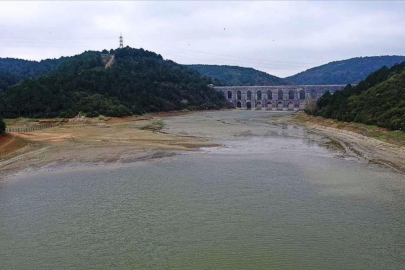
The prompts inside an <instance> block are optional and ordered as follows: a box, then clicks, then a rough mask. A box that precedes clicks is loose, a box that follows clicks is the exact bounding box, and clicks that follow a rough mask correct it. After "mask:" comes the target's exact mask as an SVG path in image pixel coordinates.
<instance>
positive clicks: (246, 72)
mask: <svg viewBox="0 0 405 270" xmlns="http://www.w3.org/2000/svg"><path fill="white" fill-rule="evenodd" d="M187 67H189V68H191V69H194V70H196V71H197V72H198V73H200V74H201V75H203V76H207V77H210V78H212V79H213V80H214V84H215V85H229V86H234V85H284V84H289V83H288V82H287V81H285V80H284V79H281V78H279V77H276V76H273V75H270V74H267V73H265V72H263V71H259V70H256V69H253V68H245V67H238V66H218V65H187Z"/></svg>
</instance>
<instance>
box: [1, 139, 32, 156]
mask: <svg viewBox="0 0 405 270" xmlns="http://www.w3.org/2000/svg"><path fill="white" fill-rule="evenodd" d="M25 146H27V142H26V141H25V140H22V139H19V138H16V137H14V136H11V135H7V136H0V160H2V159H4V158H6V157H7V156H9V155H12V154H13V153H15V152H16V151H18V150H20V149H22V148H24V147H25Z"/></svg>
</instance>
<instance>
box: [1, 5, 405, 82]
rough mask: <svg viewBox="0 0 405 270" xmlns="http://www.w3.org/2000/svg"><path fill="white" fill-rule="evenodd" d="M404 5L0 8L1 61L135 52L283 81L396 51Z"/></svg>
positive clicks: (404, 51)
mask: <svg viewBox="0 0 405 270" xmlns="http://www.w3.org/2000/svg"><path fill="white" fill-rule="evenodd" d="M404 29H405V2H387V1H384V2H378V1H370V2H367V1H353V2H351V1H305V2H304V1H296V2H288V1H274V2H263V1H258V2H252V1H249V2H240V1H235V2H231V1H224V2H220V1H212V2H211V1H202V2H198V1H179V2H170V1H138V2H117V1H114V2H107V1H102V2H79V1H66V2H18V1H16V2H0V57H14V58H22V59H29V60H41V59H46V58H59V57H61V56H71V55H75V54H80V53H82V52H83V51H85V50H102V49H111V48H117V47H118V45H119V35H120V33H122V35H123V38H124V46H130V47H133V48H144V49H146V50H150V51H154V52H156V53H159V54H161V55H162V56H163V57H164V58H165V59H171V60H173V61H175V62H177V63H180V64H218V65H238V66H244V67H253V68H256V69H258V70H262V71H265V72H267V73H269V74H272V75H276V76H279V77H286V76H289V75H293V74H296V73H298V72H301V71H304V70H306V69H308V68H311V67H314V66H318V65H321V64H325V63H328V62H331V61H336V60H343V59H348V58H352V57H360V56H375V55H405V30H404Z"/></svg>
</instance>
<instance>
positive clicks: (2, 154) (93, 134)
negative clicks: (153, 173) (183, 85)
mask: <svg viewBox="0 0 405 270" xmlns="http://www.w3.org/2000/svg"><path fill="white" fill-rule="evenodd" d="M185 113H186V112H174V113H161V114H148V115H143V116H134V117H125V118H108V119H101V120H100V119H98V118H93V119H80V120H77V119H76V120H73V121H70V122H69V123H66V124H64V125H62V126H58V127H52V128H48V129H43V130H37V131H32V132H26V133H10V134H9V136H7V137H3V138H2V139H1V141H0V172H1V174H0V179H1V178H4V177H5V176H7V175H9V174H10V173H14V172H17V171H23V170H27V169H30V170H31V169H34V170H35V169H39V168H43V167H55V166H63V165H67V164H103V163H129V162H135V161H138V160H146V159H151V158H157V157H163V156H168V155H173V153H174V152H176V151H191V150H196V149H198V148H200V147H208V146H213V145H214V144H212V143H211V142H209V141H208V140H206V139H203V138H197V137H190V136H186V137H183V136H174V135H170V134H164V133H161V132H159V131H160V129H161V128H162V127H163V126H164V124H165V123H164V120H163V119H164V118H166V117H171V116H176V115H182V114H185Z"/></svg>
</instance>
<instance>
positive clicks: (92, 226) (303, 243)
mask: <svg viewBox="0 0 405 270" xmlns="http://www.w3.org/2000/svg"><path fill="white" fill-rule="evenodd" d="M253 113H255V114H253ZM277 117H278V115H277V114H274V113H273V114H269V113H259V112H241V113H233V112H212V113H200V114H197V115H192V116H180V117H175V118H170V119H167V120H166V123H167V126H168V127H167V129H166V130H167V131H169V132H171V133H176V132H177V133H182V134H184V133H187V134H188V135H204V136H208V137H211V138H213V140H216V141H217V142H220V143H223V144H224V145H225V146H226V147H219V148H210V149H206V150H205V151H202V152H199V153H184V154H181V155H177V156H175V157H170V158H164V159H159V160H154V161H148V162H140V163H136V164H130V165H125V166H111V167H110V166H109V167H105V168H98V167H97V168H89V169H81V170H69V171H56V172H48V173H38V174H33V175H27V176H19V177H15V179H10V181H6V182H3V183H1V184H0V187H1V188H0V261H1V264H0V268H1V269H60V268H63V269H367V270H370V269H404V267H405V210H404V205H405V204H404V203H405V195H404V194H405V181H404V177H403V175H400V174H397V173H395V172H392V171H390V170H388V169H385V168H382V167H379V166H376V165H370V164H366V163H364V162H359V161H357V160H353V159H352V158H344V157H342V155H341V153H336V152H334V151H332V150H329V149H327V148H325V147H323V146H321V145H320V144H319V143H316V142H315V141H322V138H317V137H316V135H314V134H309V133H307V132H306V131H305V130H303V129H302V128H295V127H289V126H279V125H275V124H274V121H275V120H276V119H277ZM269 118H270V120H269V121H268V120H267V119H269ZM219 123H221V125H226V126H227V128H226V129H224V128H221V129H219V128H218V125H219ZM219 135H221V136H219Z"/></svg>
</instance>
